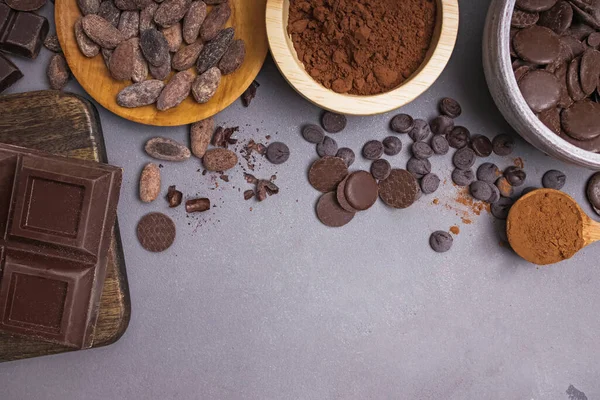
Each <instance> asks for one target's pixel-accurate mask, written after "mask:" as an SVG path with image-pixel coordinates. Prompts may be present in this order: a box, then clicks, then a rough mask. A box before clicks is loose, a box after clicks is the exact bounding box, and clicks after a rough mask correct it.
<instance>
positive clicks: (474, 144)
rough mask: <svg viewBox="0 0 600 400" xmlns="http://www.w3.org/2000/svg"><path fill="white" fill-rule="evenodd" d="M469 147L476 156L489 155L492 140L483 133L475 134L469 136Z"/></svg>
mask: <svg viewBox="0 0 600 400" xmlns="http://www.w3.org/2000/svg"><path fill="white" fill-rule="evenodd" d="M471 148H472V149H473V151H474V152H475V154H477V157H489V156H490V155H491V154H492V150H493V147H492V142H491V141H490V139H488V138H487V136H483V135H475V136H473V137H472V138H471Z"/></svg>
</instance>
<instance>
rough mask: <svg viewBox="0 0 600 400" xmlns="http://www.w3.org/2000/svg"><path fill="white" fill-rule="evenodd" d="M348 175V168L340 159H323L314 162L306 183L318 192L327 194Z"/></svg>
mask: <svg viewBox="0 0 600 400" xmlns="http://www.w3.org/2000/svg"><path fill="white" fill-rule="evenodd" d="M346 175H348V167H347V166H346V163H345V162H344V160H342V159H341V158H337V157H323V158H320V159H318V160H317V161H315V162H314V163H313V164H312V166H311V167H310V170H309V171H308V181H309V182H310V184H311V185H312V187H314V188H315V189H317V190H318V191H320V192H323V193H327V192H330V191H332V190H335V189H336V188H337V185H338V184H339V183H340V182H341V181H342V180H343V179H344V178H345V177H346Z"/></svg>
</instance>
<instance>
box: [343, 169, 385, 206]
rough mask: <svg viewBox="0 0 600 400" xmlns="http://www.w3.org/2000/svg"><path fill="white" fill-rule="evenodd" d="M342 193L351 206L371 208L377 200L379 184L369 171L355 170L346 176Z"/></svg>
mask: <svg viewBox="0 0 600 400" xmlns="http://www.w3.org/2000/svg"><path fill="white" fill-rule="evenodd" d="M388 175H389V174H388ZM344 195H345V196H346V200H348V203H349V204H350V205H351V206H352V207H353V208H355V209H357V210H359V211H364V210H367V209H369V208H371V207H372V206H373V204H375V202H376V201H377V197H379V186H378V185H377V181H375V179H374V178H373V176H372V175H371V174H370V173H368V172H366V171H357V172H354V173H352V174H350V176H348V180H346V186H345V188H344Z"/></svg>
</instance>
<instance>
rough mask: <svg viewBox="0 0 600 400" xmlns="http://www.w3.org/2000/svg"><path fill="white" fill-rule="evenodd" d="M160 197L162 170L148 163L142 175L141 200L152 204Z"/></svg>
mask: <svg viewBox="0 0 600 400" xmlns="http://www.w3.org/2000/svg"><path fill="white" fill-rule="evenodd" d="M159 195H160V168H158V165H156V164H154V163H148V164H146V166H145V167H144V169H142V174H141V175H140V200H141V201H143V202H144V203H151V202H153V201H154V200H156V199H157V198H158V196H159Z"/></svg>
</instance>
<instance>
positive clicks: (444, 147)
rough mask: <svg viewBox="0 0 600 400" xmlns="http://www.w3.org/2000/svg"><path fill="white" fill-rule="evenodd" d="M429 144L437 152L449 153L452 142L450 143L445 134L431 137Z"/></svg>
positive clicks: (441, 153)
mask: <svg viewBox="0 0 600 400" xmlns="http://www.w3.org/2000/svg"><path fill="white" fill-rule="evenodd" d="M429 146H431V149H432V150H433V152H434V153H435V154H440V155H443V154H448V151H450V144H448V140H447V139H446V137H445V136H443V135H435V136H433V137H432V138H431V141H430V142H429Z"/></svg>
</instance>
